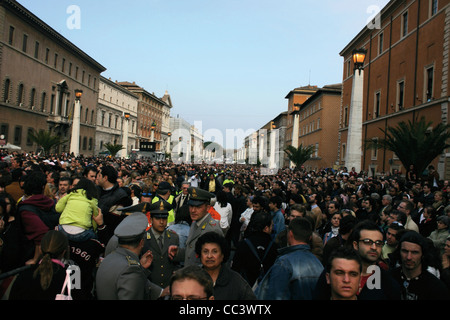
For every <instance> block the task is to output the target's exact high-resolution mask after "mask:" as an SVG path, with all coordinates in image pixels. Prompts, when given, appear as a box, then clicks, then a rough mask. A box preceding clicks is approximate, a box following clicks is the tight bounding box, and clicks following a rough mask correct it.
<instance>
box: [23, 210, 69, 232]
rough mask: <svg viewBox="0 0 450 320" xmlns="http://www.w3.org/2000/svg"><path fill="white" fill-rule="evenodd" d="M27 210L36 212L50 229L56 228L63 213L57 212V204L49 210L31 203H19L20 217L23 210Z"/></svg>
mask: <svg viewBox="0 0 450 320" xmlns="http://www.w3.org/2000/svg"><path fill="white" fill-rule="evenodd" d="M25 210H26V211H31V212H34V213H35V214H36V215H37V216H38V217H39V218H41V220H42V222H44V223H45V225H46V226H47V227H48V228H49V229H50V230H53V229H55V227H56V226H57V225H58V224H59V217H60V216H61V214H60V213H58V212H56V209H55V205H53V206H52V207H51V209H50V210H49V211H45V210H42V209H40V208H38V207H36V206H34V205H31V204H24V205H19V208H18V209H17V215H18V216H19V217H20V215H21V212H22V211H25Z"/></svg>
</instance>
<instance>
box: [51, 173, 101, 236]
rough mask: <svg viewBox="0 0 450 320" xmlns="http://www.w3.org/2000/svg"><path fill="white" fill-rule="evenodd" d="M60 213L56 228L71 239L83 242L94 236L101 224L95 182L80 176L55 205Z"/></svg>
mask: <svg viewBox="0 0 450 320" xmlns="http://www.w3.org/2000/svg"><path fill="white" fill-rule="evenodd" d="M55 209H56V211H57V212H60V213H61V216H60V218H59V226H58V230H59V231H61V232H63V233H64V234H65V235H66V236H67V238H68V239H69V240H71V241H76V242H83V241H87V240H89V239H92V238H96V237H97V235H96V230H97V228H98V227H102V225H103V217H102V215H101V214H99V208H98V193H97V188H96V186H95V184H94V183H93V182H92V181H91V180H89V179H87V178H84V177H83V178H81V179H80V181H78V183H77V184H76V186H75V187H74V188H73V189H72V190H71V191H70V192H69V193H68V194H67V195H66V196H65V197H63V198H61V199H60V200H59V201H58V202H57V203H56V206H55Z"/></svg>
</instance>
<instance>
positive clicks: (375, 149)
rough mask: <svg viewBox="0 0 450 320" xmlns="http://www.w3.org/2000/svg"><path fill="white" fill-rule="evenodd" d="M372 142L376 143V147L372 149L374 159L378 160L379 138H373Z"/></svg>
mask: <svg viewBox="0 0 450 320" xmlns="http://www.w3.org/2000/svg"><path fill="white" fill-rule="evenodd" d="M372 142H373V144H374V148H373V149H372V157H371V159H372V160H377V157H378V149H377V145H378V138H372Z"/></svg>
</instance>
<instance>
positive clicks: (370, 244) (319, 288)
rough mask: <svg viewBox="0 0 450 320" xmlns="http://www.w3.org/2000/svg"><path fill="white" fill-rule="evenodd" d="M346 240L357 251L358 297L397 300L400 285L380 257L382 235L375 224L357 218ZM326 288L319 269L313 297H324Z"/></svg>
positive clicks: (327, 290) (326, 292)
mask: <svg viewBox="0 0 450 320" xmlns="http://www.w3.org/2000/svg"><path fill="white" fill-rule="evenodd" d="M349 240H350V244H349V246H351V247H353V249H354V250H355V251H356V252H357V253H358V255H359V256H360V258H361V262H362V272H361V280H360V284H359V290H358V300H400V286H399V284H398V283H397V282H396V281H395V280H394V278H393V277H392V276H391V274H390V272H389V271H388V270H387V266H386V264H384V263H383V262H382V260H381V259H380V258H381V249H382V247H383V244H384V239H383V233H382V232H381V230H380V228H379V227H378V225H377V224H376V223H375V222H373V221H371V220H363V221H361V222H359V223H358V224H356V225H355V227H354V228H353V231H352V234H351V235H350V239H349ZM329 290H330V289H329V287H327V284H326V279H325V272H323V273H322V275H321V276H320V278H319V280H318V282H317V285H316V288H315V292H314V299H315V300H328V299H329V298H330V292H329Z"/></svg>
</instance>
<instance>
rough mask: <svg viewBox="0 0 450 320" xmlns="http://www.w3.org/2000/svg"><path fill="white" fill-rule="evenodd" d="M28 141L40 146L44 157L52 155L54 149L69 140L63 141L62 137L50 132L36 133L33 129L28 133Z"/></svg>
mask: <svg viewBox="0 0 450 320" xmlns="http://www.w3.org/2000/svg"><path fill="white" fill-rule="evenodd" d="M28 139H30V140H31V141H32V142H34V143H36V144H37V145H38V148H41V149H42V151H43V153H44V156H45V155H47V154H49V153H50V150H51V149H52V148H55V147H57V146H59V145H61V144H63V143H66V142H67V141H68V140H63V139H62V138H61V136H58V135H56V136H54V135H52V134H51V132H50V131H44V130H40V131H36V130H35V129H33V130H32V131H30V132H29V133H28Z"/></svg>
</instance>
